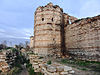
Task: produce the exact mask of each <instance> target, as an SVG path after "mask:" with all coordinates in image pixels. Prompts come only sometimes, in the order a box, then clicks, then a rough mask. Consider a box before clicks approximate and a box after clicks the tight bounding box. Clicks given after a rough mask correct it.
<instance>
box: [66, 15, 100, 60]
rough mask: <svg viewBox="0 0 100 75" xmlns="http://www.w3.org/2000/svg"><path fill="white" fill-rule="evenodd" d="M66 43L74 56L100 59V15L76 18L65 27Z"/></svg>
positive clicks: (84, 58)
mask: <svg viewBox="0 0 100 75" xmlns="http://www.w3.org/2000/svg"><path fill="white" fill-rule="evenodd" d="M65 43H66V44H65V45H66V48H67V49H66V50H68V51H69V53H70V55H72V56H74V58H78V59H82V60H92V61H100V16H96V17H92V18H85V19H81V20H76V21H74V22H73V23H72V24H70V25H68V26H67V27H65Z"/></svg>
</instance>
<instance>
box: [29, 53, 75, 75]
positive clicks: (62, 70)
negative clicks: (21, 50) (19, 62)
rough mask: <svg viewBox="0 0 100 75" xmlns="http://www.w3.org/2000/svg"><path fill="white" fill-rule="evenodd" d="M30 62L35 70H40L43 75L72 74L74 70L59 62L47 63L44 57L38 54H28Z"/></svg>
mask: <svg viewBox="0 0 100 75" xmlns="http://www.w3.org/2000/svg"><path fill="white" fill-rule="evenodd" d="M29 58H30V63H31V64H32V67H33V68H34V71H35V72H41V73H43V74H44V75H72V74H74V71H73V70H72V68H71V67H68V66H65V65H62V64H59V63H55V62H54V63H52V64H47V62H46V59H43V58H41V57H39V56H38V55H29Z"/></svg>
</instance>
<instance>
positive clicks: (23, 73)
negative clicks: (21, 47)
mask: <svg viewBox="0 0 100 75" xmlns="http://www.w3.org/2000/svg"><path fill="white" fill-rule="evenodd" d="M22 67H23V70H22V72H21V73H20V74H18V75H29V73H28V71H27V69H26V67H25V66H22Z"/></svg>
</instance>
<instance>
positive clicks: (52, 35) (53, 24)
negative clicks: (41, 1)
mask: <svg viewBox="0 0 100 75" xmlns="http://www.w3.org/2000/svg"><path fill="white" fill-rule="evenodd" d="M62 14H63V10H62V9H61V8H60V7H59V6H57V5H55V6H54V5H53V4H52V3H49V4H47V5H46V6H41V7H38V8H37V10H36V12H35V18H34V19H35V20H34V52H35V53H36V54H39V55H47V54H48V53H49V52H48V51H49V50H54V49H59V48H61V46H60V45H61V25H62Z"/></svg>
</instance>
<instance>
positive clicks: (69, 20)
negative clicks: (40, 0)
mask: <svg viewBox="0 0 100 75" xmlns="http://www.w3.org/2000/svg"><path fill="white" fill-rule="evenodd" d="M99 29H100V16H96V17H92V18H83V19H77V18H76V17H73V16H70V15H68V14H66V13H63V9H62V8H60V7H59V6H58V5H53V4H52V3H49V4H47V5H46V6H40V7H38V8H37V10H36V12H35V17H34V52H35V53H36V54H39V55H48V54H50V53H49V51H50V50H51V51H52V50H55V49H56V50H60V52H61V51H62V50H63V52H64V53H65V52H68V53H69V54H70V55H71V56H74V58H75V57H76V58H77V57H78V58H79V59H83V60H86V59H88V60H94V61H100V59H99V58H100V55H99V54H100V49H99V48H100V46H99V45H100V40H99V39H100V35H99V34H100V31H99ZM65 54H67V53H65Z"/></svg>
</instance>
